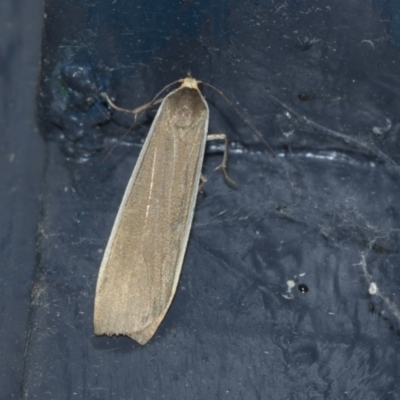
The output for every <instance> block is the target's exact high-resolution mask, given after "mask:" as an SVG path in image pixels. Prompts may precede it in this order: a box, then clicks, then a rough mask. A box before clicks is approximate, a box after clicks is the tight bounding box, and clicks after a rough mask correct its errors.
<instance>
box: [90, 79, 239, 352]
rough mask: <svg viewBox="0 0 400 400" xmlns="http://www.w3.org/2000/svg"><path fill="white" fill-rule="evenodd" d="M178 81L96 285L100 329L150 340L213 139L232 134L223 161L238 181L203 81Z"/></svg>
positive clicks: (173, 284)
mask: <svg viewBox="0 0 400 400" xmlns="http://www.w3.org/2000/svg"><path fill="white" fill-rule="evenodd" d="M178 82H179V83H180V87H179V88H178V89H176V90H174V91H172V92H171V93H169V94H168V95H167V96H166V97H165V98H164V99H163V100H162V102H161V105H160V107H159V109H158V111H157V114H156V117H155V119H154V121H153V123H152V125H151V128H150V132H149V134H148V136H147V138H146V141H145V143H144V145H143V148H142V150H141V152H140V155H139V158H138V161H137V163H136V165H135V168H134V170H133V173H132V176H131V178H130V180H129V183H128V186H127V188H126V191H125V194H124V196H123V199H122V203H121V206H120V208H119V211H118V214H117V217H116V220H115V223H114V226H113V228H112V232H111V236H110V238H109V240H108V244H107V247H106V249H105V253H104V256H103V261H102V263H101V266H100V271H99V276H98V280H97V287H96V298H95V307H94V328H95V333H96V335H103V334H105V335H126V336H129V337H130V338H132V339H133V340H135V341H136V342H138V343H140V344H141V345H144V344H146V343H147V342H148V341H149V340H150V339H151V338H152V336H153V335H154V333H155V331H156V330H157V328H158V326H159V325H160V323H161V322H162V320H163V319H164V316H165V314H166V313H167V311H168V308H169V307H170V305H171V302H172V300H173V298H174V295H175V292H176V289H177V285H178V281H179V276H180V274H181V270H182V264H183V259H184V256H185V251H186V246H187V242H188V238H189V232H190V228H191V224H192V220H193V213H194V208H195V203H196V198H197V194H198V192H199V185H200V182H202V183H201V184H204V183H205V181H206V179H205V177H204V176H203V175H202V173H201V168H202V164H203V157H204V151H205V145H206V141H207V140H214V139H220V140H225V152H224V156H223V160H222V163H221V165H220V167H221V168H222V170H223V172H224V174H225V177H226V179H227V180H228V181H230V182H231V183H233V181H232V180H230V178H229V177H228V175H227V173H226V162H227V147H228V146H227V144H228V143H227V137H226V135H224V134H214V135H208V134H207V133H208V122H209V109H208V105H207V102H206V101H205V99H204V97H203V96H202V94H201V92H200V90H199V83H200V82H199V81H197V80H196V79H194V78H192V77H190V76H189V77H187V78H185V79H182V80H180V81H178ZM171 85H172V84H171ZM169 86H170V85H168V86H167V87H169ZM209 86H211V85H209ZM164 89H165V88H164ZM164 89H163V90H164ZM160 93H161V92H160ZM157 96H158V95H157ZM157 96H156V97H155V99H153V101H152V102H150V103H148V104H146V105H145V106H142V107H139V108H137V109H136V110H133V111H131V112H133V113H134V114H135V117H136V115H137V113H138V112H140V111H142V110H143V109H145V108H147V107H148V106H149V105H152V104H155V103H157V102H159V101H160V100H156V98H157ZM107 98H108V97H107ZM108 101H109V103H110V104H111V105H112V106H113V107H114V108H116V109H118V110H123V109H121V108H119V107H117V106H115V105H114V104H113V103H112V102H111V100H109V98H108ZM125 111H127V110H125Z"/></svg>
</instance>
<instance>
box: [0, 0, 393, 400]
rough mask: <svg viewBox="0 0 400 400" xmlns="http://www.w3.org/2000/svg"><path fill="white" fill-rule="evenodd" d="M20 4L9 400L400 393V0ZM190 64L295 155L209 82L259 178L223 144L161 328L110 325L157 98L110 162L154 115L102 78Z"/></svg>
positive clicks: (159, 77) (7, 170)
mask: <svg viewBox="0 0 400 400" xmlns="http://www.w3.org/2000/svg"><path fill="white" fill-rule="evenodd" d="M2 7H3V8H4V12H1V13H0V15H1V18H2V19H4V21H1V22H2V23H1V24H0V26H1V30H2V32H3V31H4V34H2V35H1V43H2V56H3V61H2V74H1V75H2V80H1V85H2V88H1V89H2V90H1V93H2V94H3V95H2V103H3V104H2V105H3V107H2V108H1V112H2V113H4V115H3V116H2V118H0V120H1V124H3V125H2V129H1V132H2V137H3V139H2V141H1V145H0V149H1V161H0V162H1V170H0V177H1V193H2V200H3V201H4V203H3V205H2V208H1V217H0V218H1V225H0V229H1V231H0V232H1V251H2V257H1V260H2V261H1V271H0V274H1V275H0V283H1V285H2V287H1V292H0V299H1V300H0V305H1V307H0V329H1V330H0V334H1V341H0V343H1V355H2V357H1V361H0V387H1V393H0V396H1V398H4V399H9V398H20V397H21V398H28V399H31V398H32V399H34V398H40V399H55V398H56V399H70V398H76V399H92V398H93V399H161V398H163V399H206V398H207V399H208V398H211V399H224V398H227V399H265V398H268V399H377V398H379V399H398V398H400V394H399V387H398V386H399V384H398V378H399V377H400V371H399V367H398V353H399V350H400V348H399V342H400V335H399V334H400V308H399V307H400V299H399V296H400V274H399V271H398V268H399V261H400V257H399V213H400V207H399V202H398V199H399V195H400V193H399V192H400V188H399V168H398V166H397V164H398V163H399V161H400V160H399V159H400V152H399V144H400V143H399V140H398V134H399V130H400V123H399V116H398V115H399V114H398V110H399V109H400V96H399V94H398V87H399V73H398V69H399V65H400V55H399V51H400V9H398V7H396V2H395V1H365V0H364V1H361V0H360V1H353V2H351V4H349V2H348V1H344V0H343V1H337V2H335V4H331V3H330V4H327V3H326V2H323V1H321V2H319V1H305V2H297V1H266V2H254V1H253V2H247V1H244V2H242V1H241V2H238V1H233V0H232V1H229V2H199V3H194V2H188V1H181V2H166V1H165V2H164V1H160V2H157V4H155V3H139V2H132V1H115V2H107V3H105V2H104V3H102V4H94V3H90V2H86V1H80V2H77V1H60V0H58V1H48V2H47V3H46V5H45V10H44V14H43V12H42V9H41V4H40V3H39V2H34V1H29V2H28V1H26V2H23V1H14V2H7V1H6V2H4V5H3V6H2ZM43 15H44V28H43V37H42V39H43V42H42V54H41V71H40V75H38V72H39V67H38V62H39V59H40V34H41V24H42V22H43V21H42V16H43ZM188 71H190V72H191V73H192V75H193V76H194V77H196V78H198V79H201V80H204V81H206V82H209V83H212V84H214V85H215V86H217V87H218V88H219V89H221V90H223V91H224V92H225V93H226V94H227V95H228V97H229V98H230V99H232V100H233V101H234V102H235V104H236V105H237V106H238V108H239V109H240V110H242V112H243V113H244V114H245V116H246V118H247V119H248V120H249V121H250V122H251V123H252V124H254V125H255V126H256V127H257V129H258V130H259V131H260V132H261V134H262V135H263V137H264V138H265V139H266V140H268V142H269V143H270V145H271V147H272V148H273V149H274V151H275V152H276V153H277V157H275V158H274V157H272V156H271V155H270V154H269V153H268V151H267V150H266V148H265V147H264V146H263V145H262V144H260V142H259V140H258V139H257V138H256V137H254V135H252V133H251V132H249V130H248V129H247V128H246V126H245V124H244V123H243V121H241V120H240V118H238V117H237V116H236V115H235V113H234V112H233V111H232V109H231V108H230V107H229V106H228V105H227V104H225V103H224V102H223V101H222V100H221V99H220V98H219V97H218V96H217V95H216V94H215V93H212V92H211V91H210V90H208V89H207V90H205V91H204V94H205V96H206V98H207V100H208V102H209V105H210V112H211V120H210V132H212V133H215V132H226V133H227V134H228V135H229V137H230V140H231V148H230V153H229V154H230V158H229V173H230V175H231V176H232V177H233V178H234V179H235V180H236V181H237V182H238V188H237V189H233V188H231V187H229V186H228V185H226V184H225V183H224V181H223V178H222V176H221V174H220V173H219V172H214V171H213V169H214V167H215V166H217V165H218V164H219V162H220V158H221V147H219V146H218V145H211V146H209V148H208V150H207V153H206V157H205V164H204V172H205V174H206V175H207V177H208V182H207V185H206V186H205V189H204V193H202V194H200V195H199V198H198V202H197V207H196V214H195V219H194V223H193V229H192V233H191V237H190V240H189V245H188V249H187V254H186V258H185V262H184V266H183V272H182V276H181V280H180V284H179V287H178V291H177V294H176V297H175V300H174V302H173V304H172V306H171V309H170V311H169V312H168V314H167V316H166V318H165V320H164V321H163V323H162V324H161V326H160V328H159V330H158V331H157V333H156V335H155V337H154V338H153V339H152V340H151V341H150V342H149V344H148V345H146V346H144V347H141V346H139V345H138V344H136V343H134V342H133V341H132V340H130V339H128V338H124V337H113V338H108V337H94V335H93V325H92V317H93V301H94V291H95V284H96V279H97V273H98V269H99V265H100V262H101V258H102V252H103V250H104V247H105V245H106V242H107V239H108V236H109V233H110V230H111V227H112V224H113V221H114V218H115V215H116V212H117V209H118V206H119V203H120V200H121V197H122V194H123V191H124V188H125V186H126V183H127V181H128V178H129V176H130V174H131V172H132V169H133V166H134V164H135V161H136V159H137V156H138V154H139V151H140V147H141V143H142V142H143V139H144V137H145V135H146V133H147V131H148V129H149V126H150V124H151V120H152V118H153V116H154V113H153V112H152V111H149V112H148V113H147V114H146V115H145V116H144V117H143V118H142V120H141V123H140V125H139V126H137V127H136V128H135V130H134V132H132V133H131V134H129V135H127V136H126V137H125V138H124V139H123V140H122V142H121V143H120V144H119V146H118V147H116V148H115V150H114V151H113V152H112V153H111V155H110V156H109V157H108V158H107V159H106V160H105V161H103V159H104V156H105V155H106V154H107V152H108V150H109V149H110V148H111V147H112V146H113V145H114V144H115V143H117V141H118V138H120V137H121V136H122V135H123V134H124V133H125V132H126V130H127V128H128V127H129V125H130V124H131V121H132V118H131V117H130V116H129V115H121V114H120V113H115V112H110V111H109V110H108V109H107V107H106V106H105V104H104V102H103V101H102V100H101V98H100V96H99V93H100V92H101V91H107V92H108V93H110V94H111V95H112V96H114V97H115V99H116V101H117V103H118V104H119V105H121V106H124V107H127V108H133V107H136V106H138V105H141V104H143V103H145V102H147V101H148V100H150V99H151V98H152V96H153V95H154V94H155V93H156V92H157V91H158V90H160V89H161V88H162V87H163V86H165V85H166V84H168V83H169V82H171V81H173V80H176V79H179V78H182V77H184V76H185V75H186V74H187V73H188ZM38 77H39V79H38ZM37 84H38V85H39V86H38V89H37V87H36V85H37ZM36 95H37V96H38V97H37V99H36V100H35V96H36ZM35 110H37V111H38V117H39V118H38V120H37V122H38V126H39V128H40V134H41V135H40V134H39V132H38V130H37V129H36V127H35V126H36V125H35ZM42 138H44V139H45V141H43V139H42ZM291 282H293V283H294V284H295V286H294V287H293V288H292V289H290V287H289V284H290V283H291ZM372 282H374V283H375V284H376V285H377V287H378V291H377V293H376V294H375V295H371V294H370V293H369V290H368V289H369V287H370V284H371V283H372Z"/></svg>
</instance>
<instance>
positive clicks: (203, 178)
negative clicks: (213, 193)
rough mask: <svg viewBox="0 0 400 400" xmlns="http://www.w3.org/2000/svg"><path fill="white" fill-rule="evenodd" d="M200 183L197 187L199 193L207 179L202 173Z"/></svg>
mask: <svg viewBox="0 0 400 400" xmlns="http://www.w3.org/2000/svg"><path fill="white" fill-rule="evenodd" d="M200 181H201V182H200V185H199V193H200V192H201V191H202V190H203V187H204V185H205V184H206V182H207V178H206V176H205V175H204V174H203V173H202V174H201V175H200Z"/></svg>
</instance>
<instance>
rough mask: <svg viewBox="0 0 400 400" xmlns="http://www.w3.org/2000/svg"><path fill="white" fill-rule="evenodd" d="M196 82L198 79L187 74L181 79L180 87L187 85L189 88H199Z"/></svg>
mask: <svg viewBox="0 0 400 400" xmlns="http://www.w3.org/2000/svg"><path fill="white" fill-rule="evenodd" d="M198 83H200V81H198V80H196V79H194V78H192V77H191V76H188V77H187V78H185V79H182V85H181V87H188V88H190V89H197V90H199V85H198Z"/></svg>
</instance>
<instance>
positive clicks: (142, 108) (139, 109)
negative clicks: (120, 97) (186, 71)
mask: <svg viewBox="0 0 400 400" xmlns="http://www.w3.org/2000/svg"><path fill="white" fill-rule="evenodd" d="M181 82H183V79H179V80H177V81H175V82H171V83H169V84H168V85H167V86H164V87H163V88H162V89H161V90H160V91H159V92H158V93H157V94H156V95H155V96H154V97H153V99H152V100H151V101H149V102H148V103H146V104H143V105H142V106H139V107H136V108H134V109H133V110H127V109H125V108H121V107H118V106H116V105H115V104H114V102H113V101H112V100H111V99H110V97H109V96H108V95H107V93H101V95H102V96H103V97H104V98H105V99H106V100H107V103H108V104H109V105H110V106H111V107H112V108H114V109H115V110H118V111H122V112H127V113H131V114H134V115H135V118H134V120H133V124H132V125H131V126H130V127H129V129H128V130H127V131H126V132H125V133H124V134H123V135H122V136H121V137H120V138H119V139H118V141H117V143H115V144H114V145H113V146H111V148H110V150H109V151H108V152H107V154H106V155H105V156H104V157H103V160H102V162H104V161H106V160H107V159H108V157H110V155H111V154H112V152H113V151H114V150H115V148H116V147H117V146H119V145H120V144H121V142H122V141H123V140H124V139H125V138H126V135H127V134H128V133H129V132H130V131H131V130H132V129H133V128H134V126H135V125H136V122H137V117H138V115H139V114H140V113H141V112H143V111H145V110H147V109H148V108H150V107H151V106H153V105H155V104H157V103H160V102H161V101H162V100H161V99H159V98H158V97H159V96H160V95H161V94H162V92H164V91H165V90H167V89H168V88H170V87H171V86H172V85H176V84H177V83H181Z"/></svg>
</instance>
